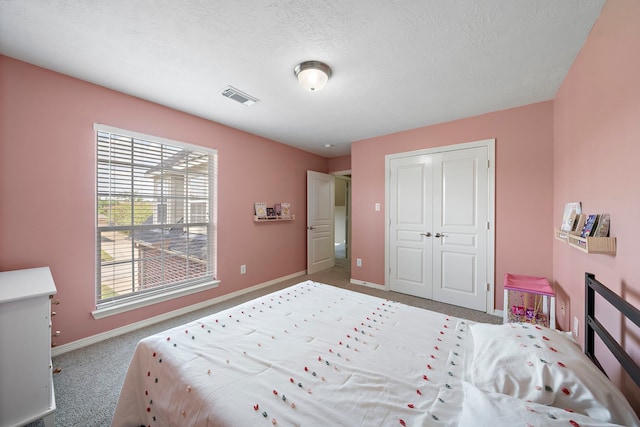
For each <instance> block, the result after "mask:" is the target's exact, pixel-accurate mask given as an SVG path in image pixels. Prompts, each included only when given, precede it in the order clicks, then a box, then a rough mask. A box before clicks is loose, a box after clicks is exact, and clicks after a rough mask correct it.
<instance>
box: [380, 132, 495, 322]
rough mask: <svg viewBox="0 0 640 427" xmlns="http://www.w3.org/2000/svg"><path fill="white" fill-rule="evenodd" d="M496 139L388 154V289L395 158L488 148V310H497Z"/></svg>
mask: <svg viewBox="0 0 640 427" xmlns="http://www.w3.org/2000/svg"><path fill="white" fill-rule="evenodd" d="M495 143H496V140H495V139H485V140H481V141H474V142H465V143H461V144H454V145H445V146H442V147H434V148H427V149H423V150H416V151H409V152H404V153H395V154H387V155H386V156H385V188H384V201H385V207H387V209H385V213H384V217H385V228H384V242H385V245H384V268H385V270H384V271H385V277H384V287H385V289H386V290H387V291H388V290H389V289H390V283H391V276H390V274H391V267H390V260H389V255H390V254H389V226H390V224H391V218H390V215H389V209H388V206H389V200H390V182H389V181H390V177H391V167H390V166H391V160H392V159H398V158H402V157H407V156H418V155H424V154H434V153H442V152H445V151H454V150H464V149H468V148H477V147H487V154H488V159H489V165H488V174H489V175H488V182H487V185H488V187H489V188H488V199H489V200H488V206H487V208H488V212H487V218H488V227H489V231H488V233H487V266H486V267H487V278H486V280H487V284H488V292H487V313H489V314H494V313H495Z"/></svg>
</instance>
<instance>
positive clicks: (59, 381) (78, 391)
mask: <svg viewBox="0 0 640 427" xmlns="http://www.w3.org/2000/svg"><path fill="white" fill-rule="evenodd" d="M350 276H351V272H350V270H349V262H348V261H347V260H346V259H336V266H335V267H334V268H331V269H328V270H325V271H321V272H318V273H315V274H312V275H306V276H301V277H297V278H295V279H291V280H286V281H283V282H281V283H278V284H276V285H273V286H269V287H267V288H264V289H261V290H259V291H254V292H250V293H248V294H245V295H242V296H240V297H236V298H233V299H231V300H228V301H225V302H223V303H220V304H216V305H214V306H211V307H208V308H205V309H202V310H198V311H194V312H192V313H189V314H186V315H183V316H180V317H176V318H174V319H171V320H167V321H164V322H161V323H157V324H155V325H152V326H148V327H146V328H143V329H139V330H137V331H133V332H130V333H127V334H125V335H121V336H119V337H115V338H112V339H109V340H106V341H103V342H100V343H97V344H94V345H91V346H88V347H84V348H81V349H78V350H74V351H71V352H68V353H65V354H62V355H60V356H57V357H55V358H54V359H53V365H54V367H56V368H59V369H61V372H60V373H58V374H55V375H54V377H53V379H54V387H55V393H56V404H57V407H58V411H57V413H56V423H55V424H56V426H60V427H73V426H82V427H88V426H109V425H110V424H111V417H112V415H113V412H114V410H115V406H116V401H117V399H118V395H119V393H120V388H121V387H122V383H123V381H124V376H125V374H126V371H127V366H128V364H129V361H130V360H131V357H132V355H133V351H134V349H135V346H136V343H137V342H138V341H139V340H140V339H142V338H144V337H146V336H149V335H152V334H154V333H157V332H161V331H163V330H166V329H169V328H171V327H174V326H179V325H181V324H183V323H186V322H189V321H191V320H195V319H199V318H200V317H203V316H206V315H209V314H212V313H216V312H218V311H220V310H224V309H226V308H229V307H233V306H235V305H237V304H240V303H242V302H245V301H249V300H251V299H254V298H257V297H259V296H261V295H264V294H267V293H269V292H273V291H275V290H278V289H282V288H285V287H287V286H291V285H294V284H296V283H299V282H302V281H304V280H314V281H316V282H321V283H327V284H330V285H334V286H339V287H342V288H346V289H351V290H354V291H357V292H363V293H367V294H370V295H374V296H378V297H381V298H386V299H390V300H393V301H397V302H402V303H405V304H408V305H413V306H416V307H421V308H425V309H428V310H433V311H437V312H441V313H446V314H449V315H451V316H456V317H463V318H467V319H470V320H475V321H478V322H486V323H496V324H497V323H502V319H501V318H499V317H496V316H491V315H488V314H486V313H481V312H478V311H474V310H468V309H464V308H460V307H456V306H452V305H448V304H442V303H438V302H434V301H430V300H426V299H422V298H416V297H411V296H408V295H403V294H399V293H395V292H386V291H382V290H378V289H373V288H368V287H365V286H360V285H353V284H351V283H350V282H349V280H350ZM33 424H34V425H42V423H41V422H39V423H33Z"/></svg>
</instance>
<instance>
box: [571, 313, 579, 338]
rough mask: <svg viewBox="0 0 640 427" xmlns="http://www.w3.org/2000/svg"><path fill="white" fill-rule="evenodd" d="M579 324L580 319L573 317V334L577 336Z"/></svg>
mask: <svg viewBox="0 0 640 427" xmlns="http://www.w3.org/2000/svg"><path fill="white" fill-rule="evenodd" d="M579 324H580V321H579V320H578V318H577V317H574V318H573V336H574V337H576V338H578V326H579Z"/></svg>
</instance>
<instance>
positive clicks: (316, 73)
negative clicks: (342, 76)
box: [293, 61, 331, 92]
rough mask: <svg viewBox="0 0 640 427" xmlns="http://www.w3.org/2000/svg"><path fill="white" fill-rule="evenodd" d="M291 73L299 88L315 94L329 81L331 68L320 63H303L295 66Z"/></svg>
mask: <svg viewBox="0 0 640 427" xmlns="http://www.w3.org/2000/svg"><path fill="white" fill-rule="evenodd" d="M293 73H294V74H295V75H296V77H297V78H298V82H300V86H302V87H303V88H305V89H306V90H308V91H311V92H317V91H319V90H322V88H323V87H324V86H325V85H326V84H327V82H328V81H329V77H331V68H330V67H329V66H328V65H327V64H325V63H323V62H320V61H305V62H301V63H300V64H298V65H296V67H295V68H294V69H293Z"/></svg>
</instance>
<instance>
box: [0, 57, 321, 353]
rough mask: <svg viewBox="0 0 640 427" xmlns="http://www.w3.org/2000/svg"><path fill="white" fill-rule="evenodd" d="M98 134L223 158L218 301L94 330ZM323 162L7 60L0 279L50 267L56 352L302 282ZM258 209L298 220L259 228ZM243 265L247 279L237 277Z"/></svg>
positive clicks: (147, 311)
mask: <svg viewBox="0 0 640 427" xmlns="http://www.w3.org/2000/svg"><path fill="white" fill-rule="evenodd" d="M232 107H233V106H231V107H230V108H232ZM94 122H98V123H103V124H107V125H111V126H116V127H119V128H122V129H128V130H133V131H137V132H142V133H146V134H150V135H156V136H161V137H165V138H170V139H175V140H179V141H184V142H188V143H191V144H196V145H200V146H206V147H211V148H215V149H217V150H218V155H219V181H218V192H219V195H218V206H219V207H218V219H219V221H218V233H219V234H218V277H219V278H220V279H221V280H222V283H221V285H220V286H219V287H218V288H217V289H214V290H211V291H207V292H202V293H199V294H195V295H191V296H188V297H183V298H180V299H177V300H173V301H170V302H166V303H161V304H156V305H153V306H150V307H146V308H143V309H140V310H137V311H135V312H129V313H125V314H121V315H117V316H112V317H108V318H105V319H101V320H94V319H93V317H92V316H91V314H90V312H91V311H92V310H93V309H94V308H95V304H94V298H95V297H94V277H95V267H94V260H95V255H94V251H95V249H94V248H95V135H94V131H93V123H94ZM327 162H328V161H327V159H325V158H322V157H319V156H315V155H312V154H309V153H306V152H303V151H300V150H297V149H294V148H291V147H288V146H285V145H282V144H278V143H276V142H273V141H270V140H266V139H264V138H260V137H257V136H255V135H251V134H248V133H245V132H241V131H238V130H235V129H231V128H229V127H226V126H222V125H219V124H216V123H213V122H211V121H208V120H203V119H200V118H196V117H194V116H190V115H188V114H184V113H180V112H178V111H175V110H171V109H169V108H165V107H162V106H159V105H156V104H152V103H149V102H146V101H142V100H140V99H137V98H134V97H130V96H127V95H123V94H121V93H117V92H114V91H111V90H108V89H105V88H102V87H99V86H95V85H92V84H89V83H86V82H83V81H80V80H76V79H73V78H70V77H67V76H63V75H60V74H56V73H53V72H51V71H47V70H44V69H41V68H37V67H34V66H32V65H28V64H26V63H23V62H19V61H15V60H13V59H10V58H7V57H3V56H0V271H2V270H13V269H21V268H30V267H38V266H45V265H47V266H50V267H51V271H52V273H53V277H54V280H55V281H56V285H57V287H58V298H59V299H60V300H61V301H62V304H61V305H60V306H58V309H57V310H56V311H57V313H58V314H57V316H56V317H55V318H54V328H55V329H58V330H61V331H62V335H61V336H60V337H59V338H58V339H57V340H56V342H57V343H58V344H64V343H68V342H72V341H75V340H78V339H81V338H85V337H88V336H91V335H95V334H97V333H100V332H104V331H107V330H110V329H113V328H116V327H119V326H123V325H126V324H128V323H131V322H135V321H139V320H142V319H145V318H148V317H152V316H155V315H158V314H161V313H165V312H168V311H171V310H175V309H178V308H180V307H183V306H188V305H191V304H194V303H196V302H199V301H204V300H206V299H210V298H213V297H216V296H219V295H223V294H226V293H229V292H233V291H237V290H240V289H243V288H246V287H249V286H252V285H255V284H259V283H263V282H266V281H269V280H272V279H276V278H279V277H283V276H286V275H289V274H293V273H297V272H301V271H304V270H305V268H306V230H305V225H306V224H305V221H304V218H305V217H306V170H307V169H311V170H316V171H320V172H327V167H328V163H327ZM255 201H266V202H268V203H275V202H282V201H289V202H290V203H291V206H292V211H293V213H294V214H296V216H297V219H296V220H295V221H293V222H286V223H284V222H283V223H279V224H258V225H256V224H254V223H253V203H254V202H255ZM298 218H300V219H298ZM241 264H246V265H247V274H246V275H240V265H241Z"/></svg>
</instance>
